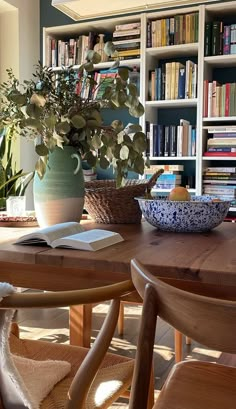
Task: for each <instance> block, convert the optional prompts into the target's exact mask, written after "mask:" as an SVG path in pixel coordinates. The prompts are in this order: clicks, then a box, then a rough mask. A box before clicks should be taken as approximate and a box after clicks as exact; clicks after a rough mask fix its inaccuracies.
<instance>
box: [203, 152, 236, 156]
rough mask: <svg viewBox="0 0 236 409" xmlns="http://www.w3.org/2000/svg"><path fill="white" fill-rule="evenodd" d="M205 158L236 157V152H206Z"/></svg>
mask: <svg viewBox="0 0 236 409" xmlns="http://www.w3.org/2000/svg"><path fill="white" fill-rule="evenodd" d="M203 156H236V152H204V154H203Z"/></svg>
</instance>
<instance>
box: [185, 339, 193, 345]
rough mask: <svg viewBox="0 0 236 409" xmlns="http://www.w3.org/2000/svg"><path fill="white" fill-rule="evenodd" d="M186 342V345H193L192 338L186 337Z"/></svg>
mask: <svg viewBox="0 0 236 409" xmlns="http://www.w3.org/2000/svg"><path fill="white" fill-rule="evenodd" d="M185 343H186V345H191V343H192V340H191V338H189V337H185Z"/></svg>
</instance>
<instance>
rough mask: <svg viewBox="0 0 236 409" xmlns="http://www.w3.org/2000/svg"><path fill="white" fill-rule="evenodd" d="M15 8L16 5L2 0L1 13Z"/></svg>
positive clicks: (0, 0) (0, 4) (0, 3)
mask: <svg viewBox="0 0 236 409" xmlns="http://www.w3.org/2000/svg"><path fill="white" fill-rule="evenodd" d="M12 10H15V7H14V6H12V5H11V4H9V3H7V2H6V1H4V0H0V14H2V13H5V12H6V11H12Z"/></svg>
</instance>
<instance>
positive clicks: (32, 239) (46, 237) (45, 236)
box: [14, 222, 84, 245]
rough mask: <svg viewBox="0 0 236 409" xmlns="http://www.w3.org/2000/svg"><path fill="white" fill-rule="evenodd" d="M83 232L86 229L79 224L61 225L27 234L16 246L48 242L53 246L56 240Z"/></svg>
mask: <svg viewBox="0 0 236 409" xmlns="http://www.w3.org/2000/svg"><path fill="white" fill-rule="evenodd" d="M82 231H84V228H83V227H82V226H81V224H79V223H77V222H66V223H59V224H54V225H53V226H49V227H45V228H43V229H38V230H35V231H34V232H33V233H29V234H26V235H24V236H22V237H20V238H19V239H18V240H17V241H16V242H15V243H14V244H36V243H43V242H46V243H47V244H48V245H51V243H52V242H53V241H54V240H57V239H59V238H61V237H64V236H68V235H73V234H75V233H79V232H82Z"/></svg>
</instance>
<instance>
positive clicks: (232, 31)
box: [204, 21, 236, 57]
mask: <svg viewBox="0 0 236 409" xmlns="http://www.w3.org/2000/svg"><path fill="white" fill-rule="evenodd" d="M204 53H205V56H206V57H207V56H210V55H227V54H236V24H225V23H224V22H223V21H208V22H206V24H205V49H204Z"/></svg>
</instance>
